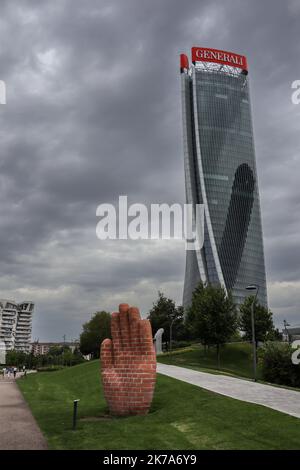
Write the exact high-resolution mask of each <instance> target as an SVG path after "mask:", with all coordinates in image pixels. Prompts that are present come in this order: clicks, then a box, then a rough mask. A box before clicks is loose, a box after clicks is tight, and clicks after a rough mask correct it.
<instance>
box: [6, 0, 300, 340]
mask: <svg viewBox="0 0 300 470" xmlns="http://www.w3.org/2000/svg"><path fill="white" fill-rule="evenodd" d="M0 12H1V15H0V63H1V72H0V79H1V80H4V81H5V82H6V86H7V104H6V105H0V135H1V144H0V194H1V199H0V223H1V231H0V259H1V279H0V292H1V297H2V298H12V299H15V300H16V301H21V300H23V299H29V300H32V301H34V302H35V303H36V311H35V317H34V328H33V337H34V338H39V339H40V340H61V339H62V336H63V335H64V334H66V336H67V338H68V339H73V338H76V337H78V335H79V332H80V329H81V325H82V323H83V322H85V321H87V320H88V319H89V318H90V315H91V314H92V313H93V312H95V311H96V310H99V309H107V310H109V311H112V310H113V309H115V308H116V307H117V305H118V303H119V302H121V301H123V302H124V301H125V302H129V303H132V304H137V305H138V306H140V307H141V310H142V312H143V313H144V314H146V313H147V311H148V310H149V308H151V305H152V302H153V301H154V300H155V298H156V296H157V291H158V290H159V289H161V290H163V291H164V292H165V293H166V294H167V295H168V296H170V297H172V298H174V299H175V300H176V302H178V303H181V298H182V288H183V277H184V263H185V251H184V244H183V243H181V242H178V241H173V242H164V241H138V242H133V241H125V240H120V241H118V240H115V241H100V240H98V239H97V238H96V232H95V229H96V224H97V218H96V208H97V206H98V204H100V203H116V201H117V200H118V197H119V195H123V194H125V195H128V201H129V203H134V202H143V203H146V204H151V203H162V202H167V203H174V202H179V203H183V202H184V173H183V146H182V127H181V102H180V77H179V54H180V53H181V52H187V53H189V50H190V48H191V47H192V46H193V45H199V46H205V47H213V48H219V49H225V50H232V51H236V52H237V53H241V54H245V55H246V56H247V57H248V62H249V70H250V72H249V77H250V81H251V95H252V108H253V120H254V132H255V143H256V155H257V166H258V175H259V184H260V195H261V206H262V217H263V230H264V243H265V255H266V266H267V279H268V292H269V303H270V308H271V309H272V310H273V312H274V314H275V320H276V324H277V325H278V326H281V325H282V321H283V319H284V318H286V319H287V320H288V321H289V322H290V323H291V324H297V323H298V324H299V323H300V308H299V304H300V240H299V230H300V220H299V210H300V190H299V172H300V133H299V125H300V105H298V106H297V105H294V104H293V103H292V101H291V94H292V90H291V84H292V82H293V81H294V80H297V79H300V70H299V56H300V41H299V23H300V7H299V3H298V2H296V1H287V2H280V1H274V0H272V1H271V0H265V1H263V2H261V1H258V0H255V1H252V2H247V1H246V0H228V1H227V2H222V1H221V0H219V1H201V0H190V1H188V2H180V1H174V0H151V1H149V0H148V1H145V0H110V1H104V0H87V1H85V2H82V1H80V0H43V1H40V0H24V1H22V2H18V1H15V0H7V1H4V0H2V2H1V6H0Z"/></svg>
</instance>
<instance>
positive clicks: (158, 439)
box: [18, 361, 300, 450]
mask: <svg viewBox="0 0 300 470" xmlns="http://www.w3.org/2000/svg"><path fill="white" fill-rule="evenodd" d="M98 368H99V363H98V361H93V362H90V363H86V364H81V365H78V366H75V367H71V368H69V369H64V370H61V371H57V372H42V373H37V374H33V375H29V376H28V377H27V378H26V379H22V380H18V384H19V387H20V389H21V390H22V392H23V394H24V396H25V398H26V400H27V401H28V403H29V405H30V407H31V409H32V411H33V414H34V416H35V418H36V420H37V421H38V423H39V425H40V427H41V429H42V431H43V432H44V434H45V436H46V438H47V440H48V443H49V447H50V448H51V449H106V450H110V449H120V450H124V449H128V450H130V449H173V450H175V449H299V443H300V425H299V423H300V421H299V420H298V419H297V418H293V417H291V416H288V415H284V414H282V413H279V412H276V411H273V410H271V409H268V408H264V407H262V406H258V405H253V404H250V403H243V402H241V401H237V400H233V399H231V398H227V397H223V396H221V395H218V394H215V393H212V392H208V391H206V390H203V389H200V388H198V387H195V386H193V385H189V384H186V383H184V382H180V381H178V380H175V379H171V378H168V377H165V376H162V375H158V380H157V387H156V391H155V398H154V401H153V405H152V409H151V412H150V414H149V415H148V416H142V417H130V418H113V419H110V418H109V417H108V416H107V414H106V413H107V407H106V403H105V400H104V397H103V393H102V388H101V383H100V377H99V372H98ZM77 398H79V399H80V403H79V422H78V428H77V430H76V431H72V430H71V426H72V406H73V400H74V399H77Z"/></svg>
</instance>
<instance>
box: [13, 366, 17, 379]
mask: <svg viewBox="0 0 300 470" xmlns="http://www.w3.org/2000/svg"><path fill="white" fill-rule="evenodd" d="M13 372H14V378H16V375H17V368H16V367H14V370H13Z"/></svg>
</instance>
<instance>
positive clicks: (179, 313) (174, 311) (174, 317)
mask: <svg viewBox="0 0 300 470" xmlns="http://www.w3.org/2000/svg"><path fill="white" fill-rule="evenodd" d="M147 318H148V320H150V323H151V326H152V332H153V334H155V333H156V332H157V330H159V329H160V328H163V329H164V330H165V333H164V334H165V338H168V339H169V336H170V326H171V323H172V322H173V324H172V338H173V339H174V340H178V339H183V338H184V336H185V328H184V322H183V308H182V307H181V306H178V307H176V305H175V302H174V301H173V300H172V299H168V298H167V297H166V296H165V295H164V294H163V292H158V299H157V301H156V302H155V303H154V304H153V307H152V309H151V310H150V312H149V314H148V316H147Z"/></svg>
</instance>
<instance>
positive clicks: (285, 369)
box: [259, 341, 300, 387]
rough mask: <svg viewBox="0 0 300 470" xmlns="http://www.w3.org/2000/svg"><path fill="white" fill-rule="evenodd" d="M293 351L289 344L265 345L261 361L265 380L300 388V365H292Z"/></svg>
mask: <svg viewBox="0 0 300 470" xmlns="http://www.w3.org/2000/svg"><path fill="white" fill-rule="evenodd" d="M293 351H294V349H293V348H292V347H291V345H290V344H288V343H279V342H275V341H270V342H267V343H265V345H264V347H263V348H262V350H261V354H260V359H259V360H260V362H261V367H262V377H263V379H264V380H266V381H267V382H272V383H275V384H278V385H288V386H291V387H300V365H295V364H293V363H292V353H293Z"/></svg>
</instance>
